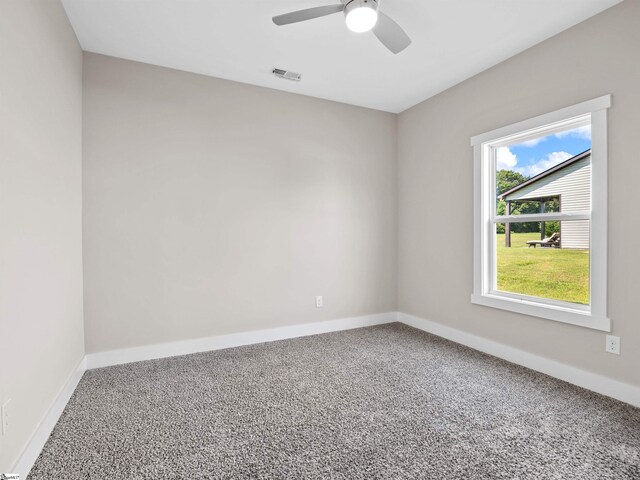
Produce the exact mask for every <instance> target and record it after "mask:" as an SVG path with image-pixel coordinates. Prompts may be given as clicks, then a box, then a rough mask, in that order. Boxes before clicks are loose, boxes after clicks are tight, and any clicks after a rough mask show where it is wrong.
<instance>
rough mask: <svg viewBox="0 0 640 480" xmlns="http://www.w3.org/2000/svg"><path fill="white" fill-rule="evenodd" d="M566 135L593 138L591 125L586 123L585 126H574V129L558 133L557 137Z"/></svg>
mask: <svg viewBox="0 0 640 480" xmlns="http://www.w3.org/2000/svg"><path fill="white" fill-rule="evenodd" d="M565 137H577V138H582V139H584V140H591V125H585V126H584V127H578V128H574V129H573V130H566V131H564V132H560V133H556V138H565Z"/></svg>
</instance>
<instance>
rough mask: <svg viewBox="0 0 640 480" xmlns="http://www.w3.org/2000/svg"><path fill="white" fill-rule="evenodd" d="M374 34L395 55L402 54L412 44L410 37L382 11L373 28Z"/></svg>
mask: <svg viewBox="0 0 640 480" xmlns="http://www.w3.org/2000/svg"><path fill="white" fill-rule="evenodd" d="M373 33H374V34H375V36H376V37H378V40H380V41H381V42H382V44H383V45H384V46H385V47H387V48H388V49H389V50H391V51H392V52H393V53H400V52H401V51H402V50H404V49H405V48H407V47H408V46H409V45H410V44H411V39H410V38H409V35H407V34H406V33H405V31H404V30H403V29H402V27H400V25H398V24H397V23H396V22H394V21H393V20H391V18H389V17H388V16H387V15H385V14H384V13H382V12H380V11H379V12H378V21H377V22H376V25H375V27H373Z"/></svg>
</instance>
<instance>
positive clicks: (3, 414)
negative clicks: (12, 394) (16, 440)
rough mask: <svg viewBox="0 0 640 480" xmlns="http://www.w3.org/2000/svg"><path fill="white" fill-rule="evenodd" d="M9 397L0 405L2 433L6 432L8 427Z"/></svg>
mask: <svg viewBox="0 0 640 480" xmlns="http://www.w3.org/2000/svg"><path fill="white" fill-rule="evenodd" d="M10 402H11V399H9V400H7V401H6V402H4V403H3V404H2V407H0V420H1V421H2V435H3V436H4V435H6V434H7V430H8V429H9V419H10V417H9V403H10Z"/></svg>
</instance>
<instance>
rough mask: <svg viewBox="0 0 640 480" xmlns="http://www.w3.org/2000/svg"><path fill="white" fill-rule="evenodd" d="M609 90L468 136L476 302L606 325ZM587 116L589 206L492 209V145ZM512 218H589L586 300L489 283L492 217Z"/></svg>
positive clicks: (589, 324)
mask: <svg viewBox="0 0 640 480" xmlns="http://www.w3.org/2000/svg"><path fill="white" fill-rule="evenodd" d="M611 100H612V99H611V95H604V96H602V97H598V98H595V99H593V100H588V101H586V102H582V103H579V104H576V105H572V106H570V107H566V108H562V109H560V110H556V111H554V112H550V113H546V114H544V115H539V116H537V117H533V118H530V119H527V120H524V121H521V122H517V123H514V124H511V125H507V126H505V127H502V128H498V129H496V130H492V131H490V132H486V133H483V134H480V135H476V136H473V137H471V146H472V147H473V163H474V167H473V168H474V187H473V199H474V252H473V258H474V260H473V262H474V266H473V293H472V294H471V302H472V303H474V304H477V305H483V306H487V307H493V308H498V309H501V310H508V311H512V312H516V313H522V314H525V315H531V316H534V317H540V318H545V319H548V320H555V321H558V322H563V323H568V324H572V325H579V326H582V327H587V328H593V329H596V330H601V331H606V332H609V331H611V320H610V319H609V318H608V317H607V110H608V108H610V107H611ZM586 117H590V120H591V211H590V212H571V213H562V212H558V213H543V214H528V215H504V216H498V215H496V210H495V202H496V199H495V196H496V193H495V192H496V190H495V151H496V149H497V148H498V147H499V146H502V145H504V144H507V143H513V141H514V140H517V141H525V140H527V139H531V138H535V137H540V136H541V135H549V134H552V133H554V131H562V130H567V129H569V128H572V126H574V125H577V124H579V123H580V122H581V121H582V122H584V119H585V118H586ZM515 218H517V221H518V222H526V221H541V220H560V221H571V220H589V221H590V226H589V238H590V242H589V262H590V263H589V266H590V268H589V277H590V279H589V281H590V285H589V293H590V304H589V305H579V304H574V303H570V302H562V301H556V300H551V299H543V298H539V297H532V296H527V295H521V294H515V293H509V292H502V291H497V290H496V289H494V285H495V279H496V271H495V251H496V250H495V245H496V244H495V242H496V238H495V228H494V225H495V223H499V222H496V220H500V219H502V220H505V219H509V220H510V221H512V222H513V220H514V219H515Z"/></svg>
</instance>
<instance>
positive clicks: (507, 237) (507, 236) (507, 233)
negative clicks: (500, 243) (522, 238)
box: [504, 200, 511, 247]
mask: <svg viewBox="0 0 640 480" xmlns="http://www.w3.org/2000/svg"><path fill="white" fill-rule="evenodd" d="M507 215H511V200H507ZM504 246H505V247H510V246H511V224H510V223H509V222H507V223H505V224H504Z"/></svg>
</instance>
